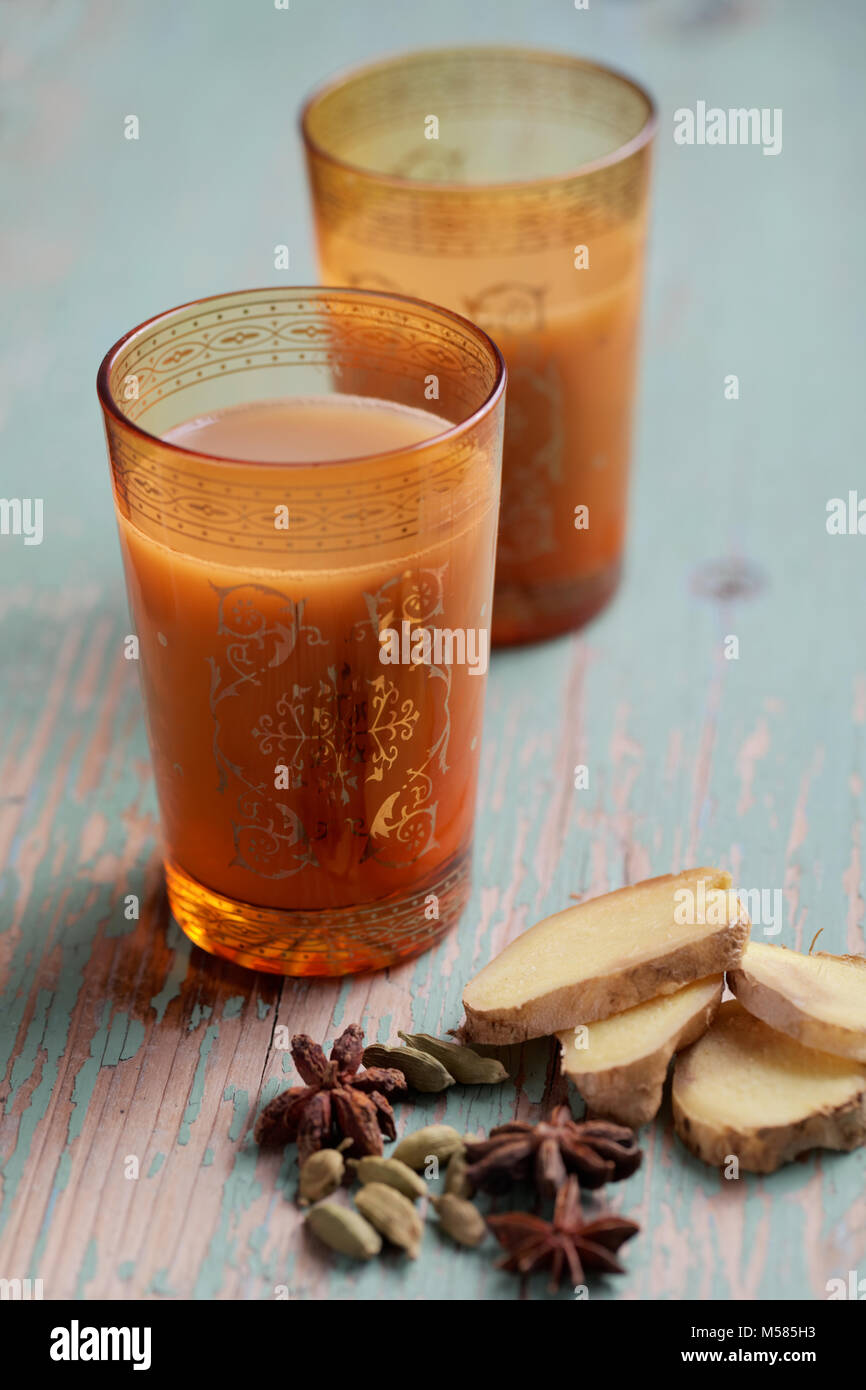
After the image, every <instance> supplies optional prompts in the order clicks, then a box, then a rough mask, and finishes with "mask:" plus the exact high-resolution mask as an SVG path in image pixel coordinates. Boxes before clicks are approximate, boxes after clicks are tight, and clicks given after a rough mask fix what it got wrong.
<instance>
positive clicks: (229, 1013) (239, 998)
mask: <svg viewBox="0 0 866 1390" xmlns="http://www.w3.org/2000/svg"><path fill="white" fill-rule="evenodd" d="M246 1002H247V997H246V995H245V994H233V995H232V996H231V998H230V999H227V1000H226V1002H225V1004H224V1005H223V1018H237V1017H238V1015H239V1014H240V1012H241V1009H242V1008H243V1006H244V1004H245V1003H246Z"/></svg>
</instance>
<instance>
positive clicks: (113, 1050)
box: [102, 1014, 129, 1067]
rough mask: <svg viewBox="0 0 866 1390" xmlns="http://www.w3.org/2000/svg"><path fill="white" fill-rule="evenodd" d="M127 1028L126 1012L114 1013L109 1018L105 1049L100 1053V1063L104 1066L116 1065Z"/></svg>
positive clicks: (122, 1047)
mask: <svg viewBox="0 0 866 1390" xmlns="http://www.w3.org/2000/svg"><path fill="white" fill-rule="evenodd" d="M128 1028H129V1015H128V1014H115V1015H114V1018H113V1019H112V1020H111V1026H110V1028H109V1030H108V1038H107V1039H106V1043H105V1051H104V1053H103V1055H102V1065H103V1066H104V1067H116V1066H117V1064H118V1062H119V1061H120V1059H121V1057H122V1056H123V1049H124V1047H125V1045H126V1040H127V1030H128Z"/></svg>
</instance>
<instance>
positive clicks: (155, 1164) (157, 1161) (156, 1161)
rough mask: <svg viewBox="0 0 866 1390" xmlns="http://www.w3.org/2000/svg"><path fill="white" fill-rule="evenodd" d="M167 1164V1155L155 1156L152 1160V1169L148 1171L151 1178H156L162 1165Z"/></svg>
mask: <svg viewBox="0 0 866 1390" xmlns="http://www.w3.org/2000/svg"><path fill="white" fill-rule="evenodd" d="M164 1163H165V1154H162V1153H160V1154H154V1155H153V1158H152V1159H151V1160H150V1168H149V1169H148V1171H147V1176H148V1177H149V1178H155V1177H156V1175H157V1173H158V1172H159V1170H160V1168H161V1167H162V1165H163V1164H164Z"/></svg>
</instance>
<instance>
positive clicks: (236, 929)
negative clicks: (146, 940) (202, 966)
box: [165, 853, 471, 975]
mask: <svg viewBox="0 0 866 1390" xmlns="http://www.w3.org/2000/svg"><path fill="white" fill-rule="evenodd" d="M470 861H471V856H470V854H469V853H464V854H463V855H461V856H460V858H459V859H458V860H456V861H452V862H451V864H450V865H445V866H443V868H442V869H441V871H440V877H438V878H437V879H435V880H434V881H433V882H430V883H427V884H426V885H425V886H424V888H423V889H420V890H417V891H415V892H413V893H412V894H411V895H409V896H405V895H402V894H396V893H395V894H393V895H391V896H390V897H387V898H379V899H377V900H376V901H375V902H371V903H364V904H361V905H360V906H358V907H346V908H326V909H324V910H322V911H319V912H313V911H297V912H295V911H291V910H285V911H284V910H282V909H280V908H273V907H255V906H254V905H253V904H252V903H244V902H238V901H237V900H236V899H234V898H226V897H223V895H222V894H221V893H215V892H213V891H212V890H211V889H210V888H206V887H205V885H204V884H203V883H199V882H198V881H197V880H196V879H194V878H191V877H190V875H189V874H188V873H186V872H185V871H184V870H183V869H182V868H181V867H180V865H179V864H176V863H174V862H173V861H172V860H169V859H167V860H166V861H165V878H166V886H167V888H168V900H169V903H170V904H171V910H172V912H173V913H174V916H175V918H176V920H177V922H178V924H179V925H180V926H181V927H182V928H183V930H184V931H185V932H186V935H187V936H188V937H189V938H190V940H191V941H194V942H195V944H196V946H201V947H202V949H203V950H205V951H210V952H211V954H212V955H215V956H223V957H224V958H225V959H226V960H231V961H234V962H235V963H236V964H237V965H245V966H247V967H248V968H249V969H250V970H265V971H268V972H269V973H270V974H273V975H353V974H356V973H359V972H361V971H365V970H381V969H382V968H383V967H384V966H386V965H395V964H396V963H397V962H398V961H405V960H409V959H411V957H412V956H417V955H420V953H421V952H422V951H427V950H429V949H430V947H431V946H433V945H435V944H436V942H437V941H439V939H440V938H441V937H443V936H444V935H445V933H446V932H448V931H450V930H451V928H452V927H454V926H456V925H457V922H458V921H459V919H460V915H461V913H462V911H463V908H464V907H465V906H466V900H467V898H468V896H469V887H470ZM431 895H435V897H436V898H437V899H438V903H437V904H436V907H437V911H438V914H439V915H438V917H434V918H432V919H430V918H428V916H427V915H425V914H427V913H428V912H429V911H430V907H431V904H430V898H431Z"/></svg>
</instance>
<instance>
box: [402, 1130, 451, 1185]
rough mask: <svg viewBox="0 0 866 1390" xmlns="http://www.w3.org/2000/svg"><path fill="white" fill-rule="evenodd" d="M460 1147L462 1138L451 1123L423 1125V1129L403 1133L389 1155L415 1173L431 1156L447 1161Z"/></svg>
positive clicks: (438, 1160) (441, 1161) (440, 1160)
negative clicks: (412, 1169)
mask: <svg viewBox="0 0 866 1390" xmlns="http://www.w3.org/2000/svg"><path fill="white" fill-rule="evenodd" d="M462 1148H463V1140H462V1138H461V1137H460V1135H459V1134H458V1133H457V1130H456V1129H453V1128H452V1126H451V1125H425V1127H424V1128H423V1129H416V1130H413V1131H412V1133H411V1134H405V1135H404V1136H403V1138H402V1139H401V1140H400V1143H399V1144H398V1145H397V1147H396V1149H395V1150H394V1152H393V1153H392V1155H391V1157H392V1158H399V1159H400V1161H401V1163H406V1164H408V1166H409V1167H410V1168H414V1169H415V1171H416V1173H417V1172H420V1171H421V1169H422V1168H424V1167H425V1166H426V1164H427V1163H428V1161H429V1160H430V1159H431V1158H435V1159H436V1160H437V1162H439V1163H447V1162H448V1160H449V1159H450V1158H451V1156H452V1154H455V1153H458V1152H459V1151H460V1150H461V1149H462Z"/></svg>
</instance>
